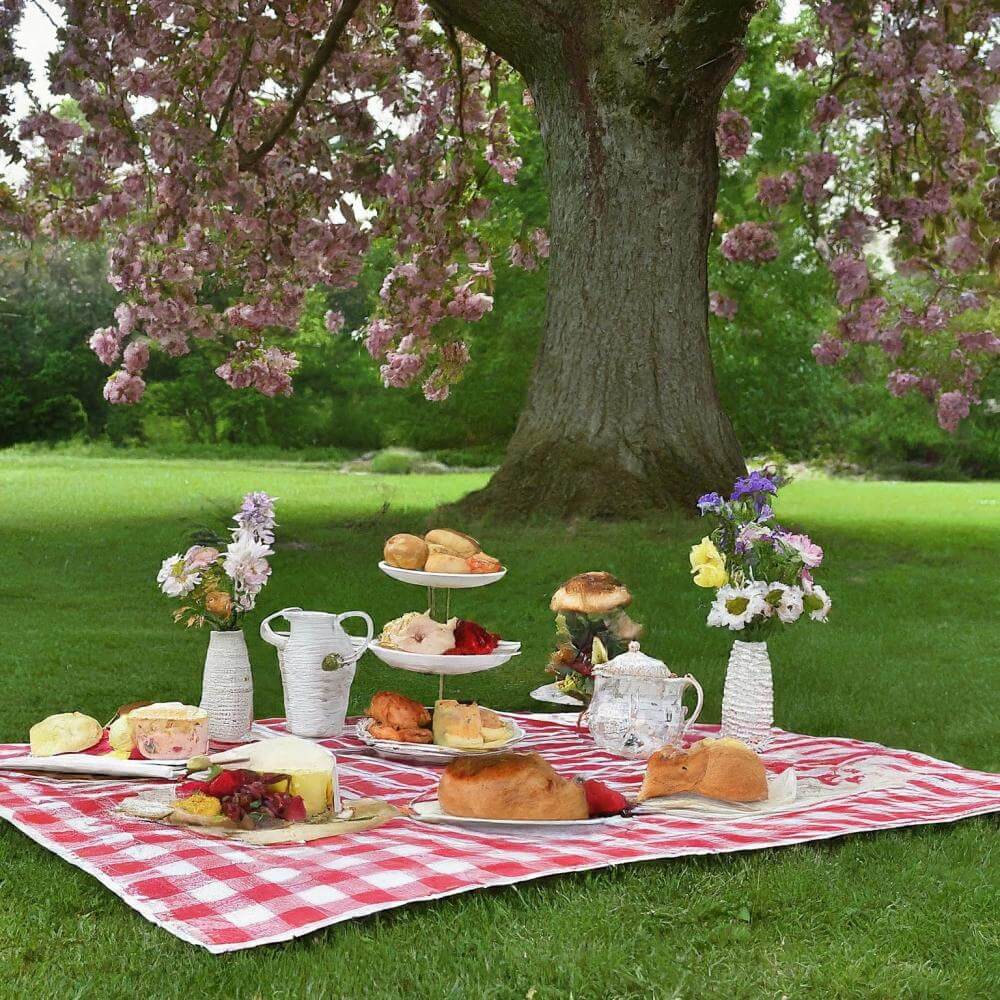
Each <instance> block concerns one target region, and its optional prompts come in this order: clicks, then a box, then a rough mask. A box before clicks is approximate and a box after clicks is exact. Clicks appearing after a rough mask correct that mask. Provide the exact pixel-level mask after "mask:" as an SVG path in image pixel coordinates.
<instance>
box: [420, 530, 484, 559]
mask: <svg viewBox="0 0 1000 1000" xmlns="http://www.w3.org/2000/svg"><path fill="white" fill-rule="evenodd" d="M424 541H425V542H426V543H427V544H428V545H430V546H431V548H432V549H433V547H434V546H435V545H439V546H440V547H441V548H443V549H447V550H448V551H449V552H451V553H452V555H456V556H465V558H466V559H468V557H469V556H474V555H475V554H476V553H477V552H479V551H480V548H479V542H477V541H476V540H475V539H474V538H472V537H470V536H469V535H463V534H462V532H461V531H452V530H451V528H434V529H433V530H431V531H428V532H427V534H426V535H424Z"/></svg>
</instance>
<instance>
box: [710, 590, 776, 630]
mask: <svg viewBox="0 0 1000 1000" xmlns="http://www.w3.org/2000/svg"><path fill="white" fill-rule="evenodd" d="M764 586H765V587H766V584H765V585H764ZM764 593H766V591H763V592H762V587H761V584H758V583H751V584H749V585H748V586H746V587H732V586H725V587H720V588H719V589H718V590H717V591H716V592H715V600H714V601H713V602H712V607H711V608H710V609H709V612H708V624H709V625H711V626H712V627H713V628H728V629H731V630H732V631H734V632H741V631H742V630H743V629H744V628H746V626H747V625H749V624H750V623H751V622H752V621H753V620H754V618H755V617H756V616H757V615H761V616H764V615H766V614H767V602H766V601H765V600H764Z"/></svg>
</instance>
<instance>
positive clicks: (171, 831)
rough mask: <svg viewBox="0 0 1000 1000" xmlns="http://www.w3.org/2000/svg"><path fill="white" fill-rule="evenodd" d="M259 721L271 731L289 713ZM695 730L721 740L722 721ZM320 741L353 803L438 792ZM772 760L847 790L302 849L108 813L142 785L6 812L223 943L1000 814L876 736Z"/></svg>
mask: <svg viewBox="0 0 1000 1000" xmlns="http://www.w3.org/2000/svg"><path fill="white" fill-rule="evenodd" d="M513 717H514V718H516V719H517V720H518V721H519V722H520V724H521V725H522V726H523V727H524V729H525V730H526V731H527V734H528V736H527V739H526V740H525V743H524V744H523V745H524V746H527V747H531V748H533V749H535V750H538V751H539V752H540V753H542V754H543V755H544V756H545V757H546V758H547V759H548V760H550V761H551V762H552V763H553V764H554V765H555V767H556V768H557V769H558V770H559V771H561V772H562V773H563V774H565V775H567V776H569V775H573V774H583V775H587V776H589V777H597V778H601V779H603V780H606V781H608V782H609V783H610V784H613V785H615V786H617V787H619V788H621V789H622V790H624V791H627V790H630V789H634V788H635V787H636V786H637V785H638V782H639V780H640V777H641V774H642V771H643V765H642V764H641V763H636V762H628V761H622V760H620V759H619V758H616V757H612V756H610V755H608V754H605V753H603V752H601V751H599V750H597V749H596V748H595V747H594V745H593V742H592V741H591V739H590V737H589V734H586V733H581V732H579V731H577V730H576V729H575V728H574V727H573V726H572V724H571V723H572V720H573V718H574V717H572V716H569V717H567V716H561V717H560V716H539V715H534V716H532V715H516V716H513ZM264 725H266V726H268V727H269V728H271V729H274V730H279V731H280V730H281V729H282V720H280V719H272V720H266V721H265V723H264ZM349 731H351V732H353V729H351V730H349ZM694 731H695V735H696V736H706V735H714V734H715V732H716V727H713V726H695V727H694ZM325 742H326V745H328V746H329V747H331V748H332V749H333V750H334V751H335V752H336V751H337V750H341V751H343V753H342V755H341V757H340V758H339V772H340V782H341V788H342V790H343V792H344V793H345V795H346V796H348V797H376V798H383V799H388V800H389V801H391V802H394V803H396V804H398V805H405V804H406V803H408V802H410V801H412V800H413V799H414V798H416V797H417V796H419V795H421V794H427V793H432V792H433V790H434V788H435V787H436V785H437V780H438V777H439V774H440V769H438V768H434V767H424V766H413V765H408V764H402V763H398V762H393V761H387V760H381V759H379V758H375V757H370V756H364V755H360V754H357V753H354V754H351V753H349V751H352V750H353V751H358V750H360V749H361V744H360V743H359V742H358V741H357V740H356V739H355V738H354V737H353V736H348V735H345V736H343V737H340V738H338V739H335V740H328V741H325ZM23 752H24V747H23V746H0V758H2V757H4V756H14V755H16V754H19V753H23ZM765 760H766V762H767V765H768V768H769V769H770V770H771V771H781V770H782V769H783V768H786V767H789V766H794V767H795V770H796V774H797V776H798V777H799V779H800V780H802V779H810V780H813V781H814V782H815V781H819V782H822V783H824V784H830V785H835V786H840V790H841V791H842V792H843V793H844V794H843V795H841V797H838V798H833V799H830V800H829V801H824V802H820V803H811V804H805V803H803V805H802V806H801V807H793V808H791V809H789V810H786V811H784V812H781V813H780V814H777V815H760V816H750V815H745V816H738V817H726V818H721V817H714V818H708V817H703V816H692V815H690V814H677V815H659V816H646V817H636V818H632V819H627V820H616V821H615V822H614V823H612V824H607V825H600V826H588V827H583V828H581V829H580V832H579V833H576V834H574V835H572V836H570V835H568V834H567V833H566V831H565V830H563V831H560V832H559V833H558V834H556V833H555V832H548V833H543V834H537V835H534V834H533V835H525V834H524V833H520V832H518V833H513V832H510V833H494V832H492V831H491V832H485V831H484V830H482V829H476V830H474V829H470V828H468V827H458V826H440V825H435V826H432V825H429V824H426V823H422V822H419V821H417V820H413V819H407V818H400V819H397V820H393V821H392V822H391V823H388V824H387V825H385V826H382V827H379V828H378V829H375V830H370V831H366V832H363V833H358V834H350V835H344V836H340V837H335V838H331V839H328V840H325V841H316V842H314V843H311V844H306V845H298V846H273V847H248V846H242V845H236V844H233V843H231V842H221V841H218V840H212V839H209V838H207V837H205V836H200V835H199V834H198V833H197V832H195V831H193V830H184V829H177V828H171V827H164V826H157V825H154V824H149V823H142V822H138V821H132V820H129V819H126V818H124V817H121V816H118V815H115V814H113V813H111V812H110V807H111V806H113V805H114V803H116V802H117V801H119V800H120V799H122V798H125V797H126V796H128V795H132V794H135V792H136V791H137V790H138V789H139V788H141V787H143V785H144V784H145V785H146V786H147V787H148V783H137V782H124V781H103V780H101V781H67V780H59V779H53V778H51V777H46V776H42V775H36V776H30V775H27V774H15V773H13V772H9V771H0V816H2V817H3V818H4V819H6V820H8V821H9V822H11V823H13V824H14V825H15V826H17V827H18V828H19V829H20V830H22V831H23V832H24V833H26V834H27V835H28V836H29V837H31V838H32V839H33V840H36V841H37V842H38V843H39V844H41V845H43V846H44V847H46V848H48V849H49V850H51V851H53V852H54V853H55V854H58V855H59V856H60V857H61V858H64V859H65V860H67V861H69V862H70V863H71V864H74V865H76V866H77V867H79V868H82V869H83V870H84V871H86V872H89V873H90V874H91V875H93V876H94V877H95V878H97V879H99V880H100V881H101V882H102V883H103V884H104V885H106V886H107V887H108V888H109V889H111V890H112V891H113V892H114V893H116V894H117V895H118V896H120V897H121V898H122V899H123V900H124V901H125V902H126V903H128V904H129V906H132V907H134V908H135V909H136V910H138V911H139V912H140V913H141V914H142V915H143V916H145V917H147V918H148V919H149V920H152V921H153V922H154V923H156V924H159V925H160V926H161V927H164V928H165V929H166V930H168V931H170V932H171V933H172V934H175V935H177V937H179V938H182V939H183V940H185V941H190V942H191V943H193V944H198V945H201V946H202V947H204V948H207V949H208V950H209V951H212V952H225V951H234V950H237V949H240V948H250V947H253V946H255V945H259V944H266V943H269V942H274V941H284V940H287V939H289V938H293V937H297V936H299V935H302V934H307V933H309V932H310V931H314V930H317V929H318V928H321V927H326V926H328V925H330V924H334V923H337V922H339V921H341V920H348V919H350V918H352V917H360V916H364V915H366V914H369V913H375V912H377V911H379V910H384V909H388V908H390V907H394V906H402V905H403V904H405V903H411V902H415V901H419V900H429V899H436V898H439V897H442V896H448V895H452V894H454V893H459V892H465V891H467V890H469V889H478V888H481V887H484V886H497V885H506V884H510V883H514V882H521V881H525V880H527V879H532V878H538V877H539V876H543V875H552V874H555V873H558V872H572V871H582V870H584V869H590V868H601V867H604V866H606V865H614V864H620V863H623V862H629V861H648V860H652V859H658V858H673V857H680V856H683V855H691V854H716V853H724V852H728V851H742V850H753V849H757V848H763V847H778V846H781V845H785V844H798V843H802V842H804V841H809V840H823V839H826V838H829V837H839V836H842V835H844V834H851V833H859V832H862V831H868V830H885V829H889V828H892V827H902V826H913V825H918V824H923V823H946V822H950V821H953V820H957V819H962V818H964V817H968V816H975V815H978V814H982V813H990V812H997V811H1000V775H995V774H986V773H983V772H978V771H969V770H965V769H964V768H961V767H958V766H956V765H954V764H948V763H945V762H943V761H939V760H935V759H933V758H931V757H926V756H924V755H922V754H918V753H911V752H908V751H903V750H891V749H887V748H885V747H882V746H879V745H878V744H874V743H862V742H858V741H856V740H848V739H836V738H825V737H813V736H802V735H797V734H795V733H784V732H779V733H778V734H777V735H776V737H775V739H774V741H773V744H772V745H771V747H770V748H769V749H768V752H767V754H766V755H765ZM873 761H874V762H875V763H876V764H877V766H878V769H879V771H880V772H881V773H890V772H891V773H895V774H896V775H898V776H899V779H900V782H899V783H897V784H896V785H895V786H894V787H890V788H880V789H877V790H858V791H857V792H856V793H853V794H852V790H851V786H852V783H855V787H856V788H858V789H862V788H863V783H862V782H861V775H862V774H863V773H864V771H865V767H864V766H862V765H866V764H870V763H872V762H873Z"/></svg>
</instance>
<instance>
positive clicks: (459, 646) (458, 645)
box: [448, 618, 500, 656]
mask: <svg viewBox="0 0 1000 1000" xmlns="http://www.w3.org/2000/svg"><path fill="white" fill-rule="evenodd" d="M499 642H500V636H498V635H494V634H493V633H492V632H487V631H486V629H484V628H483V626H482V625H478V624H476V622H470V621H467V620H466V619H464V618H460V619H459V620H458V622H457V623H456V625H455V645H454V646H453V647H452V648H451V649H449V650H448V655H456V656H462V655H465V656H470V655H472V656H474V655H477V654H483V653H492V652H493V650H494V649H496V648H497V644H498V643H499Z"/></svg>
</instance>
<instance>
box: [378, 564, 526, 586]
mask: <svg viewBox="0 0 1000 1000" xmlns="http://www.w3.org/2000/svg"><path fill="white" fill-rule="evenodd" d="M378 568H379V569H380V570H382V572H383V573H385V574H386V576H391V577H392V578H393V579H394V580H399V581H400V582H402V583H412V584H415V585H416V586H418V587H440V588H441V589H443V590H468V589H469V588H470V587H485V586H486V585H487V584H489V583H496V582H497V580H502V579H503V578H504V577H505V576H506V575H507V570H506V569H502V570H500V571H499V572H497V573H426V572H424V570H422V569H400V567H399V566H390V565H389V564H388V563H387V562H385V560H383V561H382V562H380V563H379V564H378Z"/></svg>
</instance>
